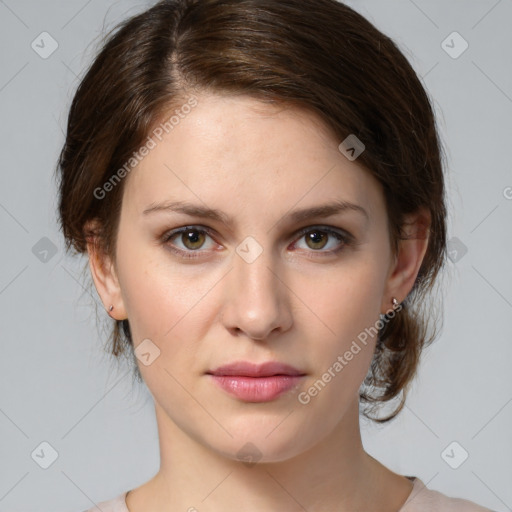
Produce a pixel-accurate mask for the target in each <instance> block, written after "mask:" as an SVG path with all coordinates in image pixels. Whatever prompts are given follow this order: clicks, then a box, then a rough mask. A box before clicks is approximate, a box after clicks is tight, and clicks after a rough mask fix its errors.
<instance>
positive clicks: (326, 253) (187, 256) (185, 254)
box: [162, 226, 356, 259]
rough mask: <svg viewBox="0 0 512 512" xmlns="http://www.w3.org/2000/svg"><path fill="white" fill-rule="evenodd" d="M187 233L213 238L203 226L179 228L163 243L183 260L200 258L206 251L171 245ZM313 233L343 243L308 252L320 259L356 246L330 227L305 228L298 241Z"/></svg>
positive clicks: (170, 233) (171, 232)
mask: <svg viewBox="0 0 512 512" xmlns="http://www.w3.org/2000/svg"><path fill="white" fill-rule="evenodd" d="M187 231H197V232H198V233H204V234H207V235H208V236H209V237H211V238H213V231H212V230H211V229H210V228H207V227H202V226H184V227H182V228H178V229H175V230H172V231H169V232H167V233H165V234H164V235H163V236H162V243H164V244H168V246H169V249H170V250H171V251H172V252H174V253H175V254H177V255H178V256H180V257H182V258H185V259H194V258H200V257H201V253H202V252H204V251H201V250H196V251H193V250H188V251H184V250H182V249H177V248H176V247H174V246H173V245H172V244H169V241H170V240H171V239H172V238H174V237H175V236H176V235H180V234H181V233H186V232H187ZM313 231H320V232H322V233H327V234H329V235H332V236H334V237H335V238H337V239H338V240H339V241H340V242H342V243H341V245H340V246H339V247H338V248H336V249H330V250H327V251H322V250H318V251H315V250H314V249H311V250H310V251H307V252H313V253H317V254H320V255H321V256H320V257H323V256H332V255H334V254H337V253H339V252H341V251H342V250H343V249H344V248H345V247H349V246H352V245H355V244H356V242H355V239H354V237H353V236H352V235H350V234H349V233H346V232H341V231H338V230H337V229H333V228H331V227H330V226H308V227H306V228H303V229H301V230H300V231H299V232H298V233H296V236H297V237H298V238H297V240H299V239H300V238H302V237H303V236H304V235H305V234H306V233H310V232H313ZM308 257H310V258H311V256H308ZM315 257H316V255H315V256H313V258H315Z"/></svg>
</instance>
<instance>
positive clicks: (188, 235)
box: [183, 229, 204, 249]
mask: <svg viewBox="0 0 512 512" xmlns="http://www.w3.org/2000/svg"><path fill="white" fill-rule="evenodd" d="M183 236H184V241H183V243H184V244H185V246H186V247H188V248H189V249H197V248H198V247H197V246H194V244H197V241H198V238H199V242H200V243H199V244H198V245H199V247H200V246H201V245H202V242H203V240H201V237H202V236H204V235H203V234H201V233H199V231H197V230H196V229H189V230H188V231H185V232H183ZM190 243H192V247H190V246H189V244H190Z"/></svg>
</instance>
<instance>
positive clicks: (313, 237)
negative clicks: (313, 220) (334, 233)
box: [306, 231, 327, 249]
mask: <svg viewBox="0 0 512 512" xmlns="http://www.w3.org/2000/svg"><path fill="white" fill-rule="evenodd" d="M319 238H323V241H324V243H323V244H322V243H321V242H320V247H318V246H314V247H312V249H322V248H323V247H324V246H325V244H326V243H327V234H326V233H323V232H322V231H310V232H309V233H307V234H306V240H307V243H308V245H309V242H312V243H313V244H316V243H319V242H318V239H319Z"/></svg>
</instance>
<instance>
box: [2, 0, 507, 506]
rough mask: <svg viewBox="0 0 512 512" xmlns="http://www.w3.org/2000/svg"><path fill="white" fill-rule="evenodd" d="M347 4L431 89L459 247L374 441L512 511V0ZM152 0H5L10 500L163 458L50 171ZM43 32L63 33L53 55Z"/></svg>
mask: <svg viewBox="0 0 512 512" xmlns="http://www.w3.org/2000/svg"><path fill="white" fill-rule="evenodd" d="M348 3H349V5H351V6H352V7H354V8H355V9H356V10H358V11H359V12H361V13H362V14H363V15H365V16H367V17H368V18H369V19H370V20H371V21H372V22H373V23H374V24H376V26H377V27H378V28H380V29H381V30H383V31H384V32H385V33H386V34H388V35H390V36H391V37H392V38H393V39H394V40H395V41H396V42H397V43H398V44H399V46H400V47H401V48H402V50H403V51H404V52H405V53H406V55H407V57H408V58H409V59H410V61H411V63H412V64H413V66H414V68H415V69H416V70H417V72H418V73H419V74H420V75H421V76H422V77H423V80H424V83H425V86H426V87H427V89H428V91H429V93H430V95H431V96H432V97H433V98H434V101H435V107H436V111H437V115H438V123H439V127H440V131H441V136H442V137H443V140H444V141H445V146H446V148H447V152H448V153H447V156H448V169H447V172H448V177H447V186H448V189H449V207H450V216H449V238H450V247H451V258H452V260H450V261H449V265H448V272H447V278H446V280H445V281H446V283H445V285H444V286H445V291H444V292H443V293H444V295H445V297H446V300H445V304H444V305H445V315H444V318H445V320H444V327H443V330H442V332H441V335H440V337H439V339H438V340H437V341H436V342H435V343H434V345H432V346H431V348H430V349H428V350H427V351H426V352H425V354H424V357H423V360H422V365H421V367H420V370H419V375H418V377H417V379H416V381H415V383H414V386H413V388H412V392H411V394H410V396H409V399H408V402H407V406H406V407H405V409H404V411H403V412H402V413H401V415H400V416H399V418H398V419H397V420H396V421H394V422H393V423H391V424H390V425H387V426H383V427H382V426H376V425H369V424H366V423H363V432H362V434H363V442H364V445H365V447H366V449H367V450H368V451H369V452H370V453H371V454H372V455H373V456H374V457H376V458H377V459H379V460H380V461H382V462H383V463H384V464H385V465H387V466H388V467H389V468H391V469H392V470H394V471H396V472H398V473H401V474H404V475H416V476H418V477H420V478H421V479H422V480H423V481H424V482H425V484H427V486H429V487H430V488H433V489H437V490H439V491H441V492H444V493H446V494H448V495H453V496H461V497H465V498H467V499H470V500H473V501H476V502H477V503H481V504H483V505H485V506H488V507H490V508H492V509H494V510H496V511H500V512H501V511H505V510H512V508H511V507H512V486H511V485H510V484H511V482H512V441H511V436H510V432H511V431H512V428H511V425H512V403H511V402H512V377H511V370H510V361H511V360H512V336H511V332H512V328H511V323H510V319H511V316H512V315H511V313H512V272H511V261H512V258H511V255H512V236H511V234H512V231H511V229H510V224H511V222H510V221H511V219H512V163H511V159H510V148H511V144H512V123H511V122H510V120H511V115H512V59H511V56H512V31H511V30H510V24H511V21H512V1H511V0H500V1H496V0H485V1H484V0H482V1H462V0H456V1H450V2H444V1H442V0H435V1H420V0H414V1H413V0H393V1H390V0H385V1H383V0H365V1H351V2H348ZM151 4H152V2H135V1H117V2H101V1H99V0H89V1H84V0H66V1H64V0H53V1H51V2H49V1H46V2H36V1H35V0H32V1H28V0H25V1H18V2H16V1H14V0H5V1H3V0H0V41H1V46H2V52H1V62H0V64H1V67H0V116H1V119H2V123H1V127H0V130H1V134H0V140H1V148H2V160H1V162H2V169H1V171H0V180H1V181H0V229H1V237H2V243H1V249H2V250H1V265H0V315H1V316H0V325H1V336H2V338H1V340H2V343H1V348H2V355H1V357H0V375H1V385H0V511H7V510H9V511H20V510H23V511H38V512H41V511H53V512H59V511H66V512H69V511H72V510H74V511H81V510H85V509H86V508H89V507H92V506H93V504H94V503H95V502H98V501H100V500H104V499H110V498H113V497H114V496H117V495H118V494H120V493H121V492H122V491H126V490H128V489H130V488H133V487H136V486H138V485H140V484H141V483H143V482H145V481H147V480H148V479H149V478H151V477H152V476H153V474H154V473H155V472H156V471H157V470H158V464H159V454H158V438H157V431H156V424H155V421H154V412H153V406H152V402H151V396H150V395H149V392H148V391H147V389H145V387H142V388H137V387H134V388H132V381H131V378H130V373H129V372H128V370H127V367H125V366H123V365H120V366H119V367H118V366H116V364H114V363H112V362H110V361H109V360H108V359H107V357H106V356H105V355H104V352H103V345H104V343H105V341H106V338H107V336H106V331H105V330H104V326H105V324H103V323H101V322H100V324H99V325H97V323H96V312H95V306H96V305H97V303H98V298H97V295H96V292H95V290H94V289H93V290H91V289H90V287H89V286H88V285H87V283H88V281H87V278H88V275H87V273H84V272H83V269H84V268H86V267H85V264H86V260H85V259H83V258H72V257H69V256H66V255H65V254H64V251H63V239H62V237H61V235H60V233H59V231H58V229H57V222H56V213H55V209H56V187H55V183H54V181H53V170H54V166H55V163H56V159H57V156H58V153H59V150H60V147H61V145H62V143H63V140H64V139H63V138H64V135H63V130H64V128H65V121H66V115H67V108H69V105H70V102H71V98H72V94H73V92H74V90H75V88H76V86H77V83H78V77H79V76H81V75H82V73H83V72H84V70H85V67H86V65H87V64H88V63H89V62H90V59H91V58H92V56H93V55H94V52H95V44H96V42H97V39H98V36H99V35H100V34H101V33H102V31H103V30H105V29H108V28H111V27H112V26H113V25H114V24H116V23H117V22H118V21H119V20H121V19H123V18H125V17H126V16H128V15H131V14H134V13H136V12H138V11H141V10H143V9H144V8H146V7H147V6H149V5H151ZM454 31H456V32H458V33H459V34H460V35H461V36H462V37H463V38H464V40H466V41H467V43H468V44H469V47H468V48H467V50H466V51H465V52H463V53H462V54H461V55H457V54H458V53H459V52H460V50H461V49H462V48H463V46H462V44H463V41H462V40H461V39H457V37H458V36H455V38H454V36H450V37H449V38H448V39H447V41H446V43H444V44H442V42H443V41H444V40H446V38H447V37H448V36H449V35H450V34H451V33H452V32H454ZM42 32H48V33H49V34H50V35H51V37H52V38H53V39H54V40H55V41H56V42H57V44H58V48H57V49H56V50H55V51H54V53H52V54H51V55H50V56H48V57H47V58H42V57H41V56H40V54H39V53H44V51H46V52H48V51H49V50H50V49H51V40H50V39H49V38H48V36H40V34H41V33H42ZM43 37H44V38H45V39H44V48H42V46H43V44H42V43H41V42H40V41H41V38H43ZM452 40H453V42H452ZM33 41H35V43H34V45H35V44H36V43H38V41H39V48H37V47H36V48H37V49H38V51H39V53H37V52H36V51H35V50H34V49H33V48H32V47H31V44H32V42H33ZM450 47H451V48H450ZM448 52H451V54H452V55H450V54H449V53H448ZM455 56H456V57H457V58H454V57H455ZM44 237H47V239H49V240H47V239H45V238H44ZM41 239H43V240H41ZM45 251H47V252H45ZM466 251H467V252H466ZM86 270H87V269H86ZM100 306H101V304H100ZM98 313H99V317H100V318H103V319H105V318H106V313H105V312H104V311H103V309H102V308H101V307H100V309H99V312H98ZM454 441H455V442H457V443H458V444H457V445H455V448H454V450H453V452H452V451H451V448H449V449H448V450H447V451H445V449H446V448H447V447H448V446H449V445H450V444H451V443H452V442H454ZM42 442H47V443H49V444H50V445H51V447H52V448H47V449H45V454H46V457H47V461H48V462H49V461H50V459H49V458H48V457H50V454H51V450H52V449H53V450H55V451H56V453H57V454H58V457H57V459H56V460H55V462H54V463H53V464H52V465H51V466H49V467H48V469H43V468H42V467H40V464H41V463H44V461H43V460H42V458H41V457H39V458H38V457H37V456H36V455H35V454H34V451H35V453H40V452H41V447H40V444H41V443H42ZM44 446H46V445H43V447H44ZM452 447H453V446H452ZM462 450H465V451H466V452H467V453H468V458H467V459H466V460H465V461H464V462H463V463H462V464H460V462H461V460H462V455H463V454H464V452H463V451H462ZM32 454H34V455H32ZM447 454H448V456H447ZM446 461H449V462H450V463H451V464H452V465H458V464H460V465H459V467H458V468H457V469H454V468H452V467H450V465H448V463H447V462H446Z"/></svg>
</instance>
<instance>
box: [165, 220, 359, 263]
mask: <svg viewBox="0 0 512 512" xmlns="http://www.w3.org/2000/svg"><path fill="white" fill-rule="evenodd" d="M212 234H213V232H212V231H211V230H210V229H209V228H205V227H204V228H202V227H199V226H184V227H182V228H178V229H175V230H173V231H170V232H168V233H166V234H164V235H163V237H162V242H163V243H164V244H166V245H167V246H168V247H169V249H170V250H171V251H173V252H174V253H175V254H177V255H178V256H180V257H183V258H199V257H201V256H202V255H203V253H204V252H207V251H209V250H211V249H213V248H214V247H215V246H216V244H215V242H213V239H212ZM295 236H296V237H297V236H298V237H299V238H298V240H297V239H296V240H297V241H296V242H294V245H297V244H298V242H299V241H300V240H301V239H304V240H305V241H306V245H307V247H306V252H308V253H312V252H313V253H319V254H322V255H332V254H335V253H337V252H339V251H341V250H342V249H343V248H344V247H346V246H349V245H352V244H354V243H355V242H354V239H353V236H352V235H350V234H349V233H346V232H344V231H339V230H337V229H334V228H331V227H327V226H308V227H307V228H304V229H302V230H301V231H299V233H297V234H296V235H295ZM208 238H210V240H212V243H210V246H209V247H208V245H207V247H204V245H205V241H206V240H207V239H208ZM329 238H330V240H329ZM331 241H332V242H334V244H331V247H329V248H328V249H327V250H322V249H324V248H325V247H326V246H328V244H329V242H331ZM180 244H181V247H180ZM299 248H300V249H302V248H301V247H299ZM308 249H309V250H308Z"/></svg>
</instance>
